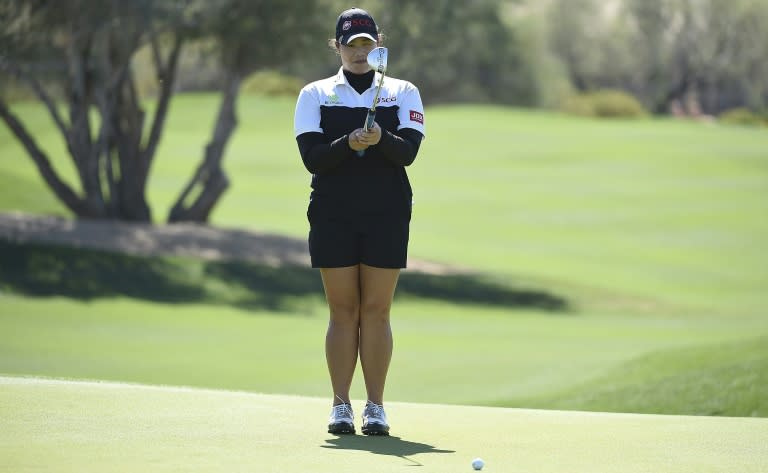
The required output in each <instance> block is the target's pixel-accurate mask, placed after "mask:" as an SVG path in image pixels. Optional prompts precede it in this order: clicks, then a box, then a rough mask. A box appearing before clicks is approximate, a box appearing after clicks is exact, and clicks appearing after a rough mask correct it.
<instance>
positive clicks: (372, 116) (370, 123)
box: [364, 110, 376, 131]
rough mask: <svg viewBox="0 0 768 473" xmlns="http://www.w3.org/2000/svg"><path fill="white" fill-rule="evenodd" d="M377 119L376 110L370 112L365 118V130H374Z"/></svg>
mask: <svg viewBox="0 0 768 473" xmlns="http://www.w3.org/2000/svg"><path fill="white" fill-rule="evenodd" d="M375 119H376V110H368V116H367V117H365V127H364V130H365V131H368V130H370V129H371V128H373V121H374V120H375Z"/></svg>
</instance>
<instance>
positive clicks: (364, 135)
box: [357, 122, 381, 146]
mask: <svg viewBox="0 0 768 473" xmlns="http://www.w3.org/2000/svg"><path fill="white" fill-rule="evenodd" d="M358 131H359V135H358V137H357V140H358V141H359V142H360V143H362V144H364V145H366V146H373V145H375V144H377V143H378V142H379V140H381V127H380V126H379V124H378V123H376V122H373V127H372V128H371V129H369V130H368V131H363V130H362V129H360V130H358Z"/></svg>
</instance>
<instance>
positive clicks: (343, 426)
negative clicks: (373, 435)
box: [328, 403, 355, 434]
mask: <svg viewBox="0 0 768 473" xmlns="http://www.w3.org/2000/svg"><path fill="white" fill-rule="evenodd" d="M328 433H329V434H354V433H355V415H354V414H353V413H352V406H350V405H349V404H347V403H342V404H337V405H335V406H333V409H331V417H330V418H329V419H328Z"/></svg>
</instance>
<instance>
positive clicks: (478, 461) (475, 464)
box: [472, 458, 485, 470]
mask: <svg viewBox="0 0 768 473" xmlns="http://www.w3.org/2000/svg"><path fill="white" fill-rule="evenodd" d="M484 466H485V462H484V461H483V459H482V458H475V459H474V460H472V468H474V469H475V470H482V469H483V467H484Z"/></svg>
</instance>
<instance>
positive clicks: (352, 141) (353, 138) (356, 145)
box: [347, 128, 368, 151]
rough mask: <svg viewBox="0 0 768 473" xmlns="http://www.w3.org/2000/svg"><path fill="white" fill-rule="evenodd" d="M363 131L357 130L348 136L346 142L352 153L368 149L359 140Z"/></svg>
mask: <svg viewBox="0 0 768 473" xmlns="http://www.w3.org/2000/svg"><path fill="white" fill-rule="evenodd" d="M363 133H364V132H363V129H362V128H358V129H357V130H355V131H353V132H352V133H350V134H349V138H348V140H347V141H348V142H349V147H350V148H352V150H353V151H362V150H364V149H366V148H368V145H367V144H364V143H361V142H360V138H361V137H362V136H363Z"/></svg>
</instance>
